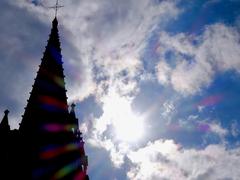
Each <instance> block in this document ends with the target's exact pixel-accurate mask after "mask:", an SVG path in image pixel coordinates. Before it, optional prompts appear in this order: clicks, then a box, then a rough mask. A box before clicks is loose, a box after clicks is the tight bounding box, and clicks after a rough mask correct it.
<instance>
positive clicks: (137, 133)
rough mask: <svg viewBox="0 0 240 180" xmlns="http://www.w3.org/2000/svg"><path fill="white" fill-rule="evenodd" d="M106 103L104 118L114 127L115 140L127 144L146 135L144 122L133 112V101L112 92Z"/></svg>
mask: <svg viewBox="0 0 240 180" xmlns="http://www.w3.org/2000/svg"><path fill="white" fill-rule="evenodd" d="M104 102H105V103H104V107H103V108H104V112H105V113H104V115H103V117H102V118H103V120H105V121H110V122H109V124H112V125H113V128H114V135H115V138H116V139H117V140H120V141H125V142H136V141H138V140H139V139H140V138H141V137H142V136H143V134H144V120H143V118H142V117H141V116H138V115H137V114H136V113H134V112H133V111H132V108H131V100H129V99H127V98H126V97H121V96H120V95H119V94H117V93H115V92H111V93H109V95H108V96H107V97H106V99H105V100H104Z"/></svg>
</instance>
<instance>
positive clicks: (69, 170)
mask: <svg viewBox="0 0 240 180" xmlns="http://www.w3.org/2000/svg"><path fill="white" fill-rule="evenodd" d="M80 165H82V163H81V160H80V159H77V160H76V161H74V162H72V163H71V164H68V165H67V166H65V167H63V168H62V169H60V170H59V171H58V172H57V173H56V174H55V175H54V177H53V179H62V178H64V177H65V176H67V175H68V174H70V173H72V172H74V171H76V170H77V169H78V168H79V166H80ZM85 177H86V172H85V171H80V172H79V173H77V174H76V176H75V177H74V180H84V179H85Z"/></svg>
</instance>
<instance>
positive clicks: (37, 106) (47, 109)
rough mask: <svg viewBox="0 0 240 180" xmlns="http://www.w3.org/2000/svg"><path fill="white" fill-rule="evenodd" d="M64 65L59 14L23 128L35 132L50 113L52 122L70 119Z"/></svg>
mask: <svg viewBox="0 0 240 180" xmlns="http://www.w3.org/2000/svg"><path fill="white" fill-rule="evenodd" d="M62 64H63V62H62V55H61V47H60V41H59V35H58V21H57V18H56V17H55V18H54V20H53V21H52V29H51V33H50V36H49V40H48V43H47V46H46V49H45V52H44V54H43V58H42V62H41V65H40V68H39V71H38V73H37V77H36V79H35V82H34V85H33V89H32V92H31V93H30V94H31V95H30V98H29V100H28V104H27V107H26V108H25V113H24V115H23V120H22V123H21V125H20V130H23V129H25V130H26V131H31V129H32V130H33V126H34V124H35V125H38V126H39V123H41V124H42V123H43V122H44V121H46V120H47V119H48V118H49V116H50V117H51V121H52V122H53V121H58V122H62V123H63V122H64V121H66V120H64V119H66V118H67V114H68V110H67V107H68V106H67V96H66V89H65V82H64V77H65V76H64V74H63V67H62ZM56 112H58V113H56ZM59 114H61V115H60V116H59ZM40 118H41V119H40ZM34 121H35V122H34ZM37 121H40V122H37ZM48 121H49V120H48Z"/></svg>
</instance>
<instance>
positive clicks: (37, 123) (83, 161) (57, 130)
mask: <svg viewBox="0 0 240 180" xmlns="http://www.w3.org/2000/svg"><path fill="white" fill-rule="evenodd" d="M62 64H63V62H62V55H61V47H60V41H59V35H58V21H57V18H56V17H55V19H54V20H53V22H52V29H51V33H50V36H49V40H48V43H47V46H46V50H45V52H44V54H43V58H42V61H41V65H40V66H39V71H38V72H37V76H36V78H35V82H34V85H33V88H32V91H31V93H30V98H29V100H28V103H27V106H26V107H25V112H24V115H23V116H22V117H23V118H22V122H21V123H20V127H19V130H13V131H11V130H10V127H9V124H8V117H7V115H8V112H9V111H8V110H6V111H5V115H4V117H3V120H2V122H1V124H0V149H1V150H0V179H1V180H2V179H7V180H8V179H23V180H28V179H44V180H47V179H54V180H55V179H70V180H71V179H74V180H85V179H88V175H87V166H88V161H87V156H86V155H85V151H84V142H83V139H82V136H81V135H82V134H81V132H80V131H79V124H78V119H77V118H76V115H75V111H74V107H75V105H74V104H72V105H71V109H70V112H69V110H68V104H67V96H66V89H65V82H64V73H63V67H62Z"/></svg>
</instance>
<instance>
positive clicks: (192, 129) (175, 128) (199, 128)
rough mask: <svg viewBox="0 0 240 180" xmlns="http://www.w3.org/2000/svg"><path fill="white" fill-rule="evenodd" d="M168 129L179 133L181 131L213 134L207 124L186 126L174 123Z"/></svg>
mask: <svg viewBox="0 0 240 180" xmlns="http://www.w3.org/2000/svg"><path fill="white" fill-rule="evenodd" d="M168 129H169V130H170V131H174V132H179V131H189V132H201V133H208V132H211V126H210V125H209V124H207V123H191V124H185V125H181V124H178V123H172V124H170V125H168Z"/></svg>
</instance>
